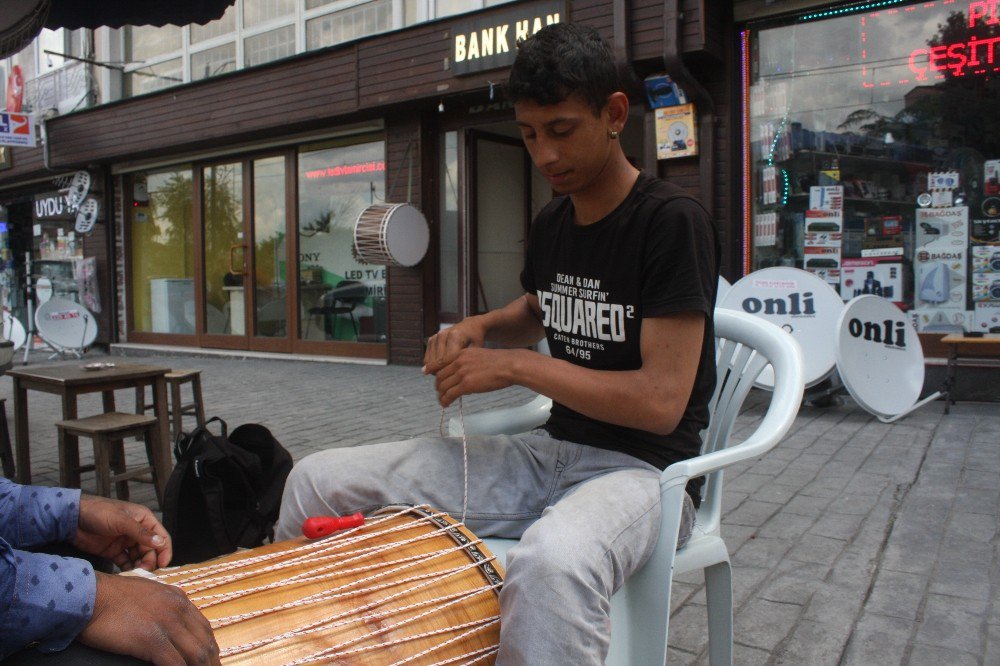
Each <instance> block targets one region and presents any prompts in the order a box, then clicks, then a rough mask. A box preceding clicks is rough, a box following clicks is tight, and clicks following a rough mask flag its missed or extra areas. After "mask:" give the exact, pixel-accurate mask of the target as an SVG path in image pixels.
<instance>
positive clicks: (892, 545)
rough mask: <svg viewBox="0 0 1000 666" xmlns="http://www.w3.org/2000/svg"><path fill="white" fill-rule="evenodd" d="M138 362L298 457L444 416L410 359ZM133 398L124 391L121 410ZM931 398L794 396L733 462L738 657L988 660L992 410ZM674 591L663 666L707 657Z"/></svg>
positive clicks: (37, 470) (998, 436) (40, 431)
mask: <svg viewBox="0 0 1000 666" xmlns="http://www.w3.org/2000/svg"><path fill="white" fill-rule="evenodd" d="M134 360H137V361H141V362H144V363H156V364H162V365H168V366H171V367H174V368H200V369H201V370H202V375H203V383H204V392H205V403H206V410H207V412H208V414H209V415H210V416H213V415H217V416H221V417H222V418H224V419H225V420H227V421H228V422H229V423H230V427H234V426H235V425H239V424H240V423H245V422H260V423H263V424H265V425H267V426H268V427H270V428H271V430H272V431H273V432H274V433H275V435H276V436H277V438H278V439H279V441H281V442H282V443H283V444H284V445H285V446H286V447H287V448H288V449H289V450H290V451H291V452H292V454H293V456H294V457H295V459H296V460H299V459H301V458H302V457H303V456H305V455H307V454H308V453H310V452H312V451H317V450H320V449H323V448H326V447H329V446H350V445H356V444H363V443H366V442H376V441H390V440H395V439H402V438H406V437H409V436H413V435H420V434H426V433H432V432H436V431H437V430H438V427H439V423H440V417H441V413H440V409H439V408H438V407H437V405H436V402H435V400H434V394H433V390H432V385H431V380H430V379H428V378H425V377H423V376H422V375H421V374H420V372H419V369H418V368H413V367H402V366H374V365H356V364H347V363H316V362H306V361H295V360H280V361H279V360H270V359H268V360H259V359H256V360H255V359H242V358H239V357H235V358H210V357H200V356H199V357H191V356H188V357H184V356H174V355H171V356H153V357H146V358H142V359H134ZM39 362H42V359H41V357H39V359H38V360H37V361H36V360H35V359H34V358H33V359H32V363H33V364H34V363H39ZM65 362H73V361H65ZM0 397H6V398H10V397H11V382H10V380H9V379H3V378H0ZM764 397H765V396H764V395H763V394H760V395H756V396H753V398H752V402H754V403H755V404H754V405H752V406H751V407H750V408H749V409H748V410H747V411H746V412H745V413H744V414H743V415H742V416H741V417H740V420H739V422H738V425H739V431H737V433H736V436H737V437H739V436H740V431H742V432H743V433H744V434H745V433H747V432H748V431H749V430H750V429H752V428H753V427H754V425H755V423H756V421H757V420H758V419H759V417H760V414H761V408H760V403H761V401H762V399H763V398H764ZM528 398H529V394H528V393H527V392H526V391H524V390H523V389H518V388H515V389H508V390H506V391H502V392H500V393H498V394H495V395H490V396H473V397H470V398H467V399H466V401H465V406H464V409H465V411H466V413H471V412H474V411H479V410H482V409H491V408H496V407H499V406H507V405H513V404H520V403H523V402H525V401H527V400H528ZM130 400H131V398H130V396H126V395H125V394H124V393H122V394H121V395H120V396H119V405H120V406H121V407H124V406H126V405H130V404H131V402H130ZM29 404H30V407H31V413H30V429H31V437H32V469H33V472H34V479H33V481H34V482H35V483H41V484H48V485H54V484H56V483H57V481H58V465H57V462H56V454H55V452H56V446H55V428H54V426H53V425H52V424H53V422H54V421H55V420H57V418H58V416H59V415H58V409H59V403H58V401H57V400H56V398H55V397H54V396H49V395H45V394H39V393H32V394H31V395H30V400H29ZM941 407H942V406H941V403H933V404H931V405H928V406H925V407H923V408H921V409H920V410H918V411H917V412H915V413H913V414H910V415H908V416H907V417H905V418H903V419H902V420H900V421H899V422H897V423H894V424H884V423H881V422H879V421H878V420H876V419H875V418H874V417H872V416H871V415H869V414H868V413H867V412H864V411H863V410H861V409H860V408H858V407H857V406H856V405H855V404H854V403H853V402H851V401H850V400H847V401H845V403H844V404H842V405H839V406H834V407H828V408H822V409H820V408H814V407H803V408H802V410H801V411H800V413H799V416H798V418H797V420H796V422H795V425H794V427H793V428H792V431H791V433H790V434H789V436H788V437H787V439H786V440H785V441H784V442H782V443H781V444H779V445H778V447H777V448H775V449H774V450H773V451H772V452H771V453H769V454H767V455H766V456H764V457H763V458H761V459H759V460H756V461H752V462H750V463H747V464H744V465H741V466H739V467H738V468H735V469H733V470H730V471H729V472H727V491H726V494H725V505H726V512H725V518H724V521H723V534H724V536H725V537H726V540H727V543H728V544H729V548H730V552H731V553H732V559H733V565H734V595H735V604H736V622H735V626H736V632H735V633H736V647H735V659H734V661H735V663H736V664H809V665H813V664H857V665H859V666H861V665H865V666H867V665H870V664H879V665H882V664H914V665H916V664H949V665H951V664H1000V604H997V603H995V601H994V600H995V599H997V598H998V592H1000V590H998V584H1000V561H998V549H997V545H998V536H997V526H998V509H1000V506H998V505H1000V405H997V404H992V403H959V404H958V405H957V406H956V407H954V408H953V409H952V413H951V414H950V415H948V416H945V415H943V413H942V408H941ZM99 410H100V401H99V398H97V397H93V396H87V397H85V398H83V399H82V402H81V409H80V413H81V415H84V414H87V413H88V411H89V412H97V411H99ZM10 413H11V412H10V410H8V414H10ZM456 413H457V411H455V410H450V414H449V416H451V415H454V414H456ZM132 446H134V447H136V453H138V450H137V448H138V445H132ZM132 485H133V487H135V491H134V492H133V499H134V500H137V501H141V502H144V503H147V504H149V505H150V506H152V507H155V500H154V498H153V495H152V492H151V491H150V489H149V487H148V486H144V485H142V484H132ZM88 488H90V489H92V488H93V479H92V476H91V475H85V477H84V489H85V490H86V489H88ZM673 589H674V596H673V606H674V611H673V616H672V619H671V625H670V629H671V631H670V643H671V663H678V664H688V663H697V664H705V663H708V659H707V646H706V620H705V592H704V586H703V581H702V578H701V575H700V574H691V575H686V576H684V577H682V578H680V579H679V580H678V581H676V582H675V584H674V588H673Z"/></svg>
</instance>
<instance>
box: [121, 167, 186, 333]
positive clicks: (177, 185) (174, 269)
mask: <svg viewBox="0 0 1000 666" xmlns="http://www.w3.org/2000/svg"><path fill="white" fill-rule="evenodd" d="M126 187H127V188H130V189H129V190H128V196H129V197H130V199H131V201H130V203H131V205H130V206H129V207H128V212H129V216H128V223H129V243H130V246H131V254H130V258H131V276H130V279H129V282H128V284H129V285H130V288H131V300H132V308H131V310H132V329H133V330H134V331H140V332H149V333H173V334H193V333H194V332H195V298H194V262H195V253H194V238H193V226H192V208H191V206H192V191H193V189H192V188H193V185H192V177H191V169H190V168H176V169H172V170H165V171H151V172H146V173H139V174H135V175H133V176H132V177H131V178H130V179H129V180H128V181H127V185H126ZM127 200H128V199H127Z"/></svg>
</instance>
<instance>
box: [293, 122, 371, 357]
mask: <svg viewBox="0 0 1000 666" xmlns="http://www.w3.org/2000/svg"><path fill="white" fill-rule="evenodd" d="M298 168H299V172H298V173H299V299H300V308H299V309H300V312H301V313H302V321H301V326H300V328H299V330H300V331H301V335H302V338H303V339H306V340H357V341H367V342H384V341H385V340H386V335H387V332H388V329H387V322H386V309H385V304H386V300H385V275H386V269H385V267H384V266H372V265H368V264H361V263H359V262H358V261H357V260H356V259H355V258H354V255H353V250H352V248H353V245H354V223H355V221H356V220H357V218H358V215H359V214H360V213H361V212H362V211H363V210H365V208H367V207H368V206H369V205H371V204H373V203H383V202H384V200H385V199H384V198H385V143H384V142H383V141H381V140H378V141H369V142H365V143H354V144H349V143H346V142H343V143H340V142H335V143H328V144H322V145H311V146H304V147H302V148H301V149H300V151H299V165H298Z"/></svg>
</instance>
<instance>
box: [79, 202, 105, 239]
mask: <svg viewBox="0 0 1000 666" xmlns="http://www.w3.org/2000/svg"><path fill="white" fill-rule="evenodd" d="M99 211H100V204H98V203H97V199H95V198H93V197H87V199H85V200H84V202H83V203H82V204H80V208H79V209H78V210H77V212H76V227H75V228H76V233H78V234H89V233H90V230H91V229H93V228H94V223H95V222H97V214H98V212H99Z"/></svg>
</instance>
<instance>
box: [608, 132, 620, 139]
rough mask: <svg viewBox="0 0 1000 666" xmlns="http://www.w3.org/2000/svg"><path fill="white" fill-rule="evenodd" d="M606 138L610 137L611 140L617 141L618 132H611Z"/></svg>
mask: <svg viewBox="0 0 1000 666" xmlns="http://www.w3.org/2000/svg"><path fill="white" fill-rule="evenodd" d="M608 136H610V137H611V138H612V139H617V138H618V130H611V131H610V132H608Z"/></svg>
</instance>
